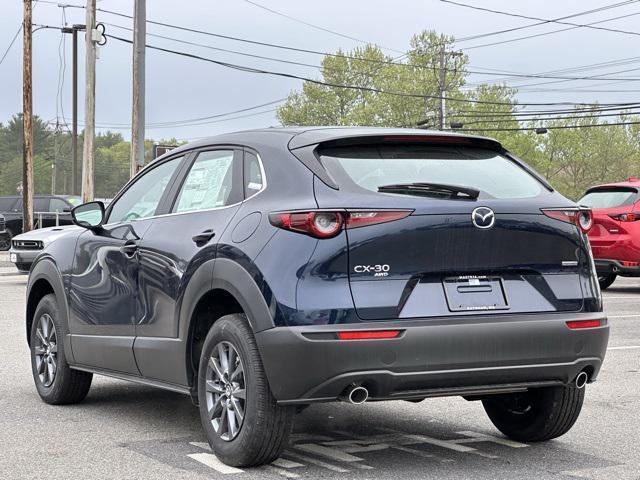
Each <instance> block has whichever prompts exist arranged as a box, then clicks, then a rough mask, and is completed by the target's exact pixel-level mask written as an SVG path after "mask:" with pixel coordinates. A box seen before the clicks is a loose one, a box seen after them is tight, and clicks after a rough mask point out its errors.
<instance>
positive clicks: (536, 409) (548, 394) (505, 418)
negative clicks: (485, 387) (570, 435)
mask: <svg viewBox="0 0 640 480" xmlns="http://www.w3.org/2000/svg"><path fill="white" fill-rule="evenodd" d="M584 393H585V389H584V388H581V389H578V388H575V387H547V388H535V389H531V390H529V391H527V392H523V393H511V394H505V395H496V396H492V397H491V398H486V399H485V400H483V401H482V404H483V406H484V409H485V411H486V412H487V415H488V416H489V419H490V420H491V422H493V424H494V425H495V426H496V428H497V429H498V430H500V431H501V432H502V433H504V434H505V435H506V436H507V437H509V438H512V439H514V440H518V441H521V442H544V441H546V440H551V439H552V438H556V437H559V436H561V435H564V434H565V433H567V432H568V431H569V430H570V429H571V427H572V426H573V424H574V423H575V422H576V420H577V419H578V416H579V415H580V410H581V409H582V402H583V401H584Z"/></svg>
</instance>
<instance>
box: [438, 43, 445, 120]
mask: <svg viewBox="0 0 640 480" xmlns="http://www.w3.org/2000/svg"><path fill="white" fill-rule="evenodd" d="M445 49H446V47H445V45H442V46H441V47H440V72H439V75H438V96H439V97H440V102H439V104H438V130H444V126H445V122H446V119H445V116H446V110H447V104H446V100H445V95H446V91H447V90H446V87H445V85H446V83H445V82H446V78H447V53H446V51H445Z"/></svg>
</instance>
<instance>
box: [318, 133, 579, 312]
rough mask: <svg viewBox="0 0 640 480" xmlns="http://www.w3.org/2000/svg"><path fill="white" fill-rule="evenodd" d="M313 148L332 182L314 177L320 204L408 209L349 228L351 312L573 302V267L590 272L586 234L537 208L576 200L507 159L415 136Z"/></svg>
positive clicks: (541, 308)
mask: <svg viewBox="0 0 640 480" xmlns="http://www.w3.org/2000/svg"><path fill="white" fill-rule="evenodd" d="M319 154H320V158H321V161H322V163H323V165H324V166H325V167H326V168H327V170H328V171H329V173H330V174H331V176H332V177H333V178H334V179H335V180H336V183H337V184H338V185H339V186H340V190H339V191H335V190H332V189H330V188H328V187H326V186H325V185H324V184H322V182H320V181H317V182H316V197H317V201H318V204H319V207H320V208H330V207H337V206H338V204H342V206H344V205H345V201H346V202H347V205H348V208H349V209H350V210H354V211H358V210H360V211H368V210H376V209H388V210H398V211H400V210H407V211H410V212H411V213H410V214H409V215H408V216H406V217H404V218H402V219H399V220H395V221H390V222H386V223H381V224H377V225H369V226H366V227H362V228H350V229H348V230H347V241H348V252H349V262H348V263H349V280H350V286H351V291H352V295H353V299H354V304H355V307H356V310H357V313H358V316H359V317H360V318H362V319H366V320H384V319H391V318H416V317H430V316H447V315H470V314H486V313H496V312H497V311H499V312H504V313H524V312H553V311H577V310H580V309H581V308H582V303H583V295H582V289H581V282H580V272H581V269H582V270H583V272H584V270H585V269H586V270H587V271H588V270H589V259H588V254H587V252H586V250H585V242H584V240H583V234H582V233H581V232H580V230H579V229H578V227H577V226H576V225H575V224H573V223H569V222H567V221H562V220H559V219H557V218H551V217H550V216H547V215H545V214H544V213H543V212H542V210H541V208H551V207H554V208H557V207H562V208H565V209H567V208H572V207H575V205H574V204H572V203H571V202H569V201H568V200H566V199H565V198H564V197H562V196H560V195H559V194H557V193H555V192H552V191H551V190H550V189H549V188H548V187H547V185H546V184H545V183H544V182H543V181H542V180H540V179H538V178H537V177H536V176H535V174H533V173H531V172H530V171H528V170H527V169H526V167H524V166H522V165H521V164H519V163H518V162H517V161H516V160H514V159H512V158H508V157H506V156H504V155H503V154H501V153H499V152H497V151H495V150H490V149H486V148H475V147H473V146H469V145H455V144H452V145H431V144H415V143H413V142H412V143H411V144H404V143H391V144H382V145H380V144H377V145H359V146H337V147H325V148H322V149H321V150H319ZM409 185H410V186H411V187H408V186H409ZM556 216H557V215H556Z"/></svg>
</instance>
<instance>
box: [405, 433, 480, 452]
mask: <svg viewBox="0 0 640 480" xmlns="http://www.w3.org/2000/svg"><path fill="white" fill-rule="evenodd" d="M404 437H405V440H404V441H402V442H401V444H402V445H415V444H418V443H428V444H430V445H435V446H436V447H442V448H447V449H449V450H453V451H455V452H474V451H475V450H476V449H475V448H472V447H467V446H466V445H458V444H457V443H453V442H450V441H448V440H440V439H438V438H433V437H427V436H424V435H405V436H404Z"/></svg>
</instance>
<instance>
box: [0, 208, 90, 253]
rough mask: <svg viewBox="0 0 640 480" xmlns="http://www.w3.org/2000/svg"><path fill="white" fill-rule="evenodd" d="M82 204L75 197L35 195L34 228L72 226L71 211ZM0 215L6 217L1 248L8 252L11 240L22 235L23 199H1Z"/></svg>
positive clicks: (0, 240) (0, 243)
mask: <svg viewBox="0 0 640 480" xmlns="http://www.w3.org/2000/svg"><path fill="white" fill-rule="evenodd" d="M79 204H80V197H77V196H74V195H35V196H34V198H33V211H34V219H33V220H34V224H35V225H34V226H35V227H38V228H42V227H53V226H56V225H70V224H71V213H70V212H71V209H72V208H73V207H75V206H76V205H79ZM0 213H2V215H4V217H5V222H6V232H5V234H4V235H2V236H1V237H2V238H0V248H3V247H4V248H3V249H4V250H7V249H8V248H9V247H10V245H11V239H12V238H13V237H14V236H16V235H19V234H21V233H22V197H19V196H16V195H14V196H7V197H0Z"/></svg>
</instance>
